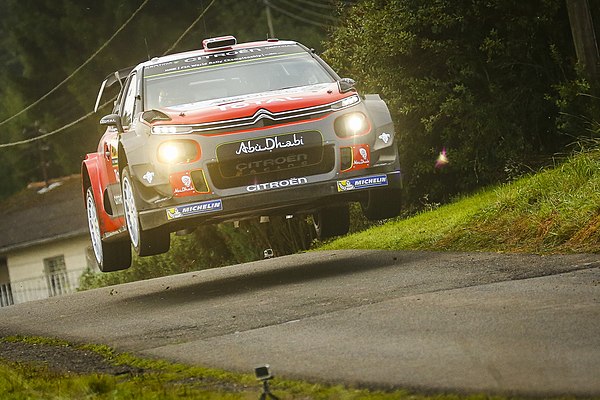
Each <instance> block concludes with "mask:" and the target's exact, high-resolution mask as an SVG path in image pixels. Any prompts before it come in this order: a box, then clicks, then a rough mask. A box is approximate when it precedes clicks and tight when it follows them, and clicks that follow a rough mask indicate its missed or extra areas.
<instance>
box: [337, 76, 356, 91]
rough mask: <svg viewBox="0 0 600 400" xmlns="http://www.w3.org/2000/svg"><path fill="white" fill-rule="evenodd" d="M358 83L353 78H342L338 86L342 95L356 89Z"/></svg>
mask: <svg viewBox="0 0 600 400" xmlns="http://www.w3.org/2000/svg"><path fill="white" fill-rule="evenodd" d="M355 83H356V82H355V81H354V79H351V78H342V79H340V80H339V81H338V86H339V88H340V93H346V92H349V91H350V90H352V89H354V84H355Z"/></svg>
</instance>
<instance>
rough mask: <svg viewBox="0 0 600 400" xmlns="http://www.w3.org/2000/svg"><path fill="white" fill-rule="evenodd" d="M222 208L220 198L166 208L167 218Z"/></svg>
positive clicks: (205, 212)
mask: <svg viewBox="0 0 600 400" xmlns="http://www.w3.org/2000/svg"><path fill="white" fill-rule="evenodd" d="M221 210H223V203H222V202H221V199H217V200H209V201H203V202H200V203H192V204H186V205H184V206H178V207H173V208H169V209H167V219H168V220H171V219H177V218H182V217H187V216H190V215H198V214H207V213H211V212H215V211H221Z"/></svg>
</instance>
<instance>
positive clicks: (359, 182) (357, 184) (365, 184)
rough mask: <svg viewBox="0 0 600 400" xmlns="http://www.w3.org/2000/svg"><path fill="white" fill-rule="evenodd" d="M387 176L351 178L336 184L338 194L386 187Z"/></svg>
mask: <svg viewBox="0 0 600 400" xmlns="http://www.w3.org/2000/svg"><path fill="white" fill-rule="evenodd" d="M387 185H388V178H387V175H373V176H366V177H363V178H352V179H346V180H343V181H338V182H337V189H338V192H348V191H350V190H358V189H367V188H372V187H379V186H387Z"/></svg>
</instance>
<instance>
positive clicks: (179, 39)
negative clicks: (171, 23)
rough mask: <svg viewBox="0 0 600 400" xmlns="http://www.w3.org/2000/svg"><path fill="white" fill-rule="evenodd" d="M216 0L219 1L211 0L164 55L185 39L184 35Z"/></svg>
mask: <svg viewBox="0 0 600 400" xmlns="http://www.w3.org/2000/svg"><path fill="white" fill-rule="evenodd" d="M215 1H217V0H212V1H211V2H210V4H209V5H207V6H206V8H205V9H204V11H202V14H200V15H199V16H198V18H196V20H195V21H194V22H192V24H191V25H190V26H189V27H188V28H187V29H186V30H185V31H184V32H183V33H182V34H181V36H179V38H178V39H177V40H176V41H175V43H173V45H172V46H171V47H169V48H168V49H167V50H166V51H165V52H164V53H163V56H164V55H166V54H167V53H169V52H171V50H173V49H174V48H175V47H176V46H177V45H178V44H179V42H181V39H183V37H184V36H185V35H187V34H188V33H189V32H190V31H191V30H192V28H193V27H194V25H196V24H197V23H198V22H199V21H200V19H202V17H204V14H206V12H207V11H208V9H209V8H210V6H212V5H213V4H214V3H215Z"/></svg>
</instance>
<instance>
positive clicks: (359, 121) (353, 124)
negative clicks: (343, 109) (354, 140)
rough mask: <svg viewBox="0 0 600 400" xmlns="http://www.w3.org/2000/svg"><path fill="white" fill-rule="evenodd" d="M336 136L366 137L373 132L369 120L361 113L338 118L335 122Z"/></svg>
mask: <svg viewBox="0 0 600 400" xmlns="http://www.w3.org/2000/svg"><path fill="white" fill-rule="evenodd" d="M334 129H335V134H336V135H338V136H339V137H341V138H349V137H353V136H360V135H365V134H367V133H368V132H369V131H370V130H371V126H370V124H369V119H368V118H367V116H366V115H365V114H363V113H361V112H353V113H348V114H344V115H342V116H340V117H338V118H337V119H336V120H335V122H334Z"/></svg>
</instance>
